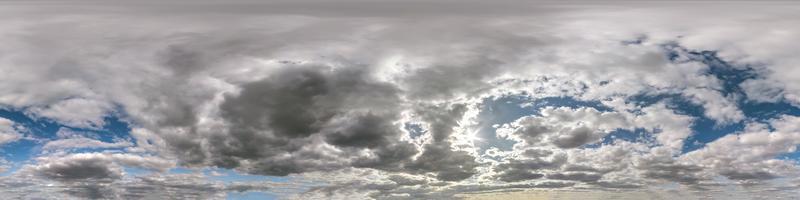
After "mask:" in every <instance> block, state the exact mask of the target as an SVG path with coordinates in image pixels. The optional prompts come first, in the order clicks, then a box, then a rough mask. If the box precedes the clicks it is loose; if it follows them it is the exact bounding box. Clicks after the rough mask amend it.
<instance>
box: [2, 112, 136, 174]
mask: <svg viewBox="0 0 800 200" xmlns="http://www.w3.org/2000/svg"><path fill="white" fill-rule="evenodd" d="M0 117H2V118H6V119H8V120H11V121H14V123H16V124H17V125H20V126H22V127H24V128H25V129H26V130H25V131H23V133H21V134H23V135H26V136H27V138H22V139H19V140H17V141H14V142H10V143H8V144H4V145H2V146H0V153H2V156H3V159H5V160H7V161H9V162H11V164H12V166H11V169H10V170H8V171H6V172H5V173H3V175H7V174H10V173H12V172H13V171H15V170H16V169H18V168H19V167H20V165H22V164H25V163H27V162H29V161H30V160H31V158H33V157H34V156H36V155H38V154H39V153H40V152H41V148H42V145H44V142H42V140H51V139H56V138H57V133H58V131H59V130H61V129H68V130H70V131H73V132H76V133H78V134H80V135H83V136H86V137H89V138H94V139H97V140H100V141H103V142H115V140H119V139H123V140H124V139H129V138H130V132H131V128H130V126H129V125H128V123H127V122H124V121H123V120H122V119H120V117H118V115H116V114H113V115H108V116H106V117H105V118H104V126H103V127H101V128H99V129H87V128H77V127H70V126H67V125H63V124H59V123H56V122H55V121H53V120H49V119H41V118H32V117H30V116H28V115H26V113H25V111H24V110H15V109H6V108H0ZM98 150H118V151H122V150H124V149H123V148H116V149H108V148H106V149H89V148H86V149H74V150H71V151H70V152H73V153H86V152H96V151H98Z"/></svg>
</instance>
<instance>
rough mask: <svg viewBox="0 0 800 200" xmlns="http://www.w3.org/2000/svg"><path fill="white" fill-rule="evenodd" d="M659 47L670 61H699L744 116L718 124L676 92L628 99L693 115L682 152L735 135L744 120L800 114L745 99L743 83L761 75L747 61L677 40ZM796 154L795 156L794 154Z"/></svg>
mask: <svg viewBox="0 0 800 200" xmlns="http://www.w3.org/2000/svg"><path fill="white" fill-rule="evenodd" d="M663 49H664V50H665V53H666V55H667V57H668V58H669V59H670V61H672V62H674V63H686V62H699V63H702V64H704V65H706V66H707V67H708V68H707V70H706V71H705V75H708V76H714V77H716V78H717V79H718V80H719V81H720V83H721V85H722V89H721V90H719V92H720V93H721V94H723V95H724V96H726V97H731V96H732V95H734V97H740V98H736V102H735V103H736V105H737V107H738V108H739V109H740V110H741V111H742V113H743V114H744V116H745V119H746V120H745V121H743V122H737V123H732V124H719V123H717V122H716V121H714V120H713V119H709V118H707V117H705V116H704V114H703V113H704V112H705V109H704V108H703V107H702V106H700V105H696V104H694V103H691V102H689V101H688V100H687V99H685V98H684V97H682V96H680V95H678V94H660V95H655V96H647V95H641V96H634V97H631V98H629V99H628V100H629V101H633V102H641V103H643V104H642V105H645V106H646V105H647V104H652V103H655V102H661V101H666V102H667V103H668V105H669V106H670V107H671V108H672V109H674V110H676V111H677V112H678V113H680V114H685V115H690V116H693V117H695V118H696V120H695V121H694V123H693V125H692V127H691V128H692V130H693V134H692V135H691V136H690V137H688V138H687V139H686V140H685V141H684V147H683V153H688V152H691V151H694V150H697V149H700V148H702V147H704V146H705V144H707V143H709V142H713V141H714V140H716V139H719V138H721V137H723V136H725V135H728V134H735V133H737V132H740V131H742V130H743V129H744V126H745V123H746V121H756V122H766V121H767V120H770V119H774V118H777V117H780V116H781V115H794V116H797V115H800V108H797V107H795V106H793V105H791V104H790V103H788V102H785V101H780V102H774V103H771V102H754V101H748V100H747V99H746V98H744V97H745V96H746V94H745V93H744V91H743V90H742V88H741V87H740V84H742V83H743V82H745V81H747V80H750V79H756V78H760V76H762V75H761V74H759V73H758V71H757V70H756V69H754V68H753V66H751V65H749V64H734V63H730V62H728V61H725V60H723V59H722V58H720V57H719V56H718V55H717V52H716V51H692V50H688V49H686V48H684V47H681V46H679V45H678V44H677V43H669V44H665V45H663ZM795 157H796V156H795Z"/></svg>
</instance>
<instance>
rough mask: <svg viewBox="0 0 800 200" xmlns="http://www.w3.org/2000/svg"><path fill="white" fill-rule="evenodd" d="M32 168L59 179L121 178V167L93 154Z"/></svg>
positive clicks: (47, 176) (97, 179) (106, 179)
mask: <svg viewBox="0 0 800 200" xmlns="http://www.w3.org/2000/svg"><path fill="white" fill-rule="evenodd" d="M33 170H34V172H35V173H36V174H38V175H41V176H44V177H46V178H49V179H55V180H61V181H76V180H96V181H111V180H113V179H119V178H122V169H121V168H120V167H119V166H117V165H115V164H114V163H113V162H112V161H111V160H109V159H105V158H103V157H93V156H91V157H74V158H72V159H66V160H58V161H53V162H49V163H45V164H43V165H39V166H37V167H35V168H34V169H33Z"/></svg>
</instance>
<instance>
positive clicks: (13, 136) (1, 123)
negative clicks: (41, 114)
mask: <svg viewBox="0 0 800 200" xmlns="http://www.w3.org/2000/svg"><path fill="white" fill-rule="evenodd" d="M21 137H22V134H20V133H19V132H18V131H17V127H16V126H15V123H14V122H13V121H11V120H8V119H6V118H0V145H2V144H5V143H9V142H13V141H16V140H18V139H20V138H21Z"/></svg>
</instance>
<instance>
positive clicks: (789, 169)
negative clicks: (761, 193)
mask: <svg viewBox="0 0 800 200" xmlns="http://www.w3.org/2000/svg"><path fill="white" fill-rule="evenodd" d="M384 3H386V4H377V3H365V2H341V3H339V2H337V3H329V2H317V1H304V2H269V3H255V2H237V3H233V4H223V3H216V2H205V4H202V5H183V4H182V3H174V4H172V3H167V4H161V3H158V4H156V3H153V2H149V3H125V4H126V5H129V6H131V8H130V9H131V10H132V11H121V10H120V9H118V8H121V7H120V6H115V5H107V4H102V5H98V7H90V6H88V5H87V6H85V7H84V6H70V7H66V6H35V5H41V4H43V3H32V4H14V5H9V6H11V7H10V8H0V9H3V11H8V12H2V13H3V14H0V15H2V16H4V17H3V20H2V22H3V24H4V26H3V27H2V28H0V42H2V43H3V44H5V45H4V46H2V47H0V71H3V72H4V73H2V74H0V80H3V84H1V85H0V107H2V108H3V109H4V110H6V109H7V110H18V111H20V112H22V113H24V114H25V115H26V116H28V117H31V118H32V119H33V120H32V121H33V122H40V121H39V120H42V119H43V120H47V121H48V122H53V123H55V124H58V126H64V127H69V128H73V129H76V130H77V129H90V130H100V129H104V128H106V126H107V125H109V124H107V121H106V120H107V119H108V118H109V117H116V118H120V120H121V121H123V122H126V123H129V126H130V128H131V131H130V138H129V139H128V138H123V139H118V140H114V141H113V142H108V140H105V139H104V140H100V139H97V138H100V137H93V136H90V135H88V134H87V133H74V134H67V133H66V132H64V133H61V135H58V134H57V135H55V136H52V137H54V138H44V139H43V140H36V141H47V143H42V146H41V147H42V148H41V150H44V151H45V152H42V154H41V155H39V156H40V157H39V158H37V159H35V160H36V162H35V163H31V164H30V165H26V166H25V167H23V169H21V170H20V171H19V172H18V173H20V175H19V176H24V175H30V176H33V177H36V178H37V180H36V181H35V182H34V183H32V184H36V185H47V184H51V183H54V184H55V183H57V185H59V186H64V189H63V190H65V191H60V189H57V188H53V187H44V186H42V187H43V188H42V189H43V190H53V191H56V190H58V191H59V192H62V193H65V194H69V195H72V196H73V197H78V198H94V197H97V198H104V197H110V196H114V195H118V196H120V197H122V198H158V197H161V196H168V197H174V198H176V199H181V198H203V197H208V198H223V197H222V196H223V194H222V193H225V192H228V191H246V190H261V189H264V190H267V189H269V188H270V187H271V186H273V185H268V186H265V185H247V184H244V183H242V184H240V185H233V186H228V185H224V184H220V183H218V182H212V181H208V180H206V179H205V178H204V177H202V176H194V175H175V174H159V175H152V176H145V177H137V178H132V177H130V175H126V174H125V173H124V172H125V171H124V169H125V168H127V167H135V168H145V169H149V170H150V171H155V172H162V173H163V172H165V171H168V170H167V169H169V168H171V167H174V166H183V167H190V168H198V169H202V168H206V167H220V168H226V169H233V170H236V171H238V172H242V173H248V174H257V175H271V176H292V177H304V178H308V177H312V178H313V176H314V175H315V174H319V173H334V172H337V173H338V172H340V171H348V170H351V171H352V174H347V173H345V172H342V173H345V174H347V175H342V176H343V177H341V179H343V180H326V179H323V180H318V181H319V182H320V183H328V184H327V185H322V186H319V187H314V188H313V189H310V190H309V191H307V192H305V193H303V194H297V195H298V196H299V197H308V198H312V197H313V198H343V199H348V198H349V199H357V198H378V199H392V198H396V199H403V198H406V199H413V198H432V199H439V198H451V197H453V195H455V194H457V193H462V192H476V191H488V190H513V189H525V188H564V189H599V190H602V189H610V188H613V189H630V190H645V189H650V188H649V187H651V186H658V185H660V184H680V185H682V186H681V187H683V186H686V188H695V189H696V188H700V187H708V188H713V187H711V186H709V185H711V183H713V182H714V181H717V180H720V179H725V180H726V181H731V182H733V183H726V184H744V183H748V184H754V183H759V184H761V183H767V182H769V181H774V180H775V179H780V178H782V177H793V176H796V173H797V171H796V164H794V163H792V162H790V161H787V160H782V159H778V158H777V157H779V156H782V155H785V154H787V153H793V152H795V151H796V146H797V145H798V144H800V140H798V137H797V135H796V133H797V132H798V131H800V129H797V127H795V126H794V125H793V124H797V120H796V119H795V118H796V117H794V116H790V115H792V113H788V115H786V116H780V117H777V118H763V119H761V118H753V116H750V115H749V112H746V111H747V108H746V107H745V106H748V105H749V104H748V103H753V102H754V103H765V104H768V103H789V104H794V105H795V106H796V105H797V104H800V103H798V102H800V85H798V84H797V83H800V82H799V81H797V78H796V77H797V76H796V75H797V73H798V71H797V69H796V67H794V66H795V64H796V63H798V59H797V56H795V55H793V53H792V52H797V51H796V50H797V47H796V46H797V45H791V42H790V41H798V40H797V39H798V38H797V35H800V34H795V33H796V32H797V30H796V28H792V27H794V26H792V25H794V24H797V23H796V22H797V20H796V18H797V17H798V16H797V14H796V13H797V12H796V11H795V10H794V8H792V6H786V7H782V6H781V7H777V6H762V5H759V6H754V8H751V6H750V5H748V6H747V7H745V6H743V5H739V4H726V5H719V6H718V5H713V6H714V7H715V8H718V9H713V10H711V11H709V9H708V6H712V5H709V4H707V3H701V4H697V5H695V4H693V5H691V6H689V5H671V4H670V5H671V6H669V7H667V8H661V7H659V9H656V6H653V5H661V4H660V3H659V4H652V5H651V4H638V3H613V5H616V6H614V9H609V7H607V6H579V7H574V6H561V4H558V5H551V4H545V5H539V4H536V5H534V4H523V3H520V2H510V1H504V2H500V3H497V4H491V5H489V4H484V3H479V2H473V1H469V2H459V3H458V4H452V5H451V2H445V3H423V2H414V3H407V2H402V3H401V2H384ZM565 5H567V4H565ZM569 5H571V4H569ZM99 8H102V9H99ZM744 9H747V11H748V12H747V13H748V14H746V15H743V14H741V13H742V11H743V10H744ZM355 10H359V12H355ZM534 11H536V12H534ZM209 13H213V14H209ZM698 16H703V17H698ZM708 16H712V17H708ZM23 19H24V20H23ZM708 52H714V53H708ZM706 53H708V54H709V55H710V54H713V55H715V56H717V57H718V58H720V59H721V60H724V61H726V62H727V63H728V64H729V65H726V66H724V67H728V68H729V69H737V70H740V71H741V70H744V69H745V68H746V69H748V70H752V73H753V77H743V78H742V79H743V80H738V78H737V76H735V75H731V76H726V75H730V74H725V73H724V70H723V72H720V71H715V70H717V68H716V67H719V66H712V65H716V64H719V63H715V62H718V61H711V60H708V59H699V58H701V57H703V56H705V55H706ZM733 71H736V70H733ZM5 72H7V73H5ZM748 73H749V72H748ZM740 78H741V77H740ZM734 79H737V80H735V81H732V80H734ZM730 82H734V83H735V86H730V85H727V84H729V83H730ZM729 87H734V88H735V87H739V88H740V89H741V90H742V91H735V92H731V91H726V90H729V89H730V88H729ZM740 93H741V94H740ZM509 96H519V97H525V98H526V101H527V100H531V101H532V102H533V101H535V100H539V99H545V98H546V97H563V98H565V99H571V100H574V101H575V102H577V103H570V102H550V103H553V104H556V106H549V105H546V106H540V105H534V103H532V102H523V103H530V105H529V106H523V107H520V108H519V109H518V110H513V111H501V112H497V113H500V114H499V115H502V116H498V117H497V118H503V119H505V118H509V119H508V120H507V121H503V122H496V123H498V125H497V126H496V127H497V130H496V133H497V136H499V137H491V136H490V137H491V138H485V136H483V135H478V134H475V133H476V132H478V131H477V130H484V129H482V128H486V127H490V126H492V125H494V124H487V123H495V122H485V121H482V120H483V119H481V118H479V117H476V116H477V115H478V113H479V112H480V109H479V108H482V107H485V105H483V102H486V101H485V100H486V99H501V97H509ZM669 98H672V99H679V100H686V101H687V102H689V103H691V104H693V105H697V106H700V107H702V108H703V109H702V110H703V112H702V114H701V116H693V115H697V114H696V113H691V112H685V109H684V108H681V107H680V106H682V105H673V104H672V103H671V102H669V101H668V100H665V99H669ZM556 101H557V100H556ZM562 104H563V105H562ZM589 105H592V106H589ZM769 105H771V104H769ZM487 109H488V108H487ZM520 116H521V117H520ZM698 119H703V120H704V119H710V120H714V121H716V123H717V125H730V126H731V127H734V128H732V129H736V127H738V126H739V125H746V127H744V128H742V129H743V130H727V129H725V130H716V129H714V130H712V131H714V132H717V131H718V132H725V131H727V132H731V133H725V134H726V135H722V136H720V137H719V138H718V139H716V140H713V141H711V142H708V143H706V144H702V146H701V147H700V148H698V149H697V150H694V151H689V150H687V149H684V148H685V147H686V146H689V145H694V144H685V142H686V141H693V140H692V139H696V137H705V136H709V137H710V136H711V134H712V133H707V132H699V131H697V130H693V128H694V127H696V126H697V123H698V121H699V120H698ZM701 122H702V121H701ZM408 124H413V125H415V126H418V127H417V128H418V129H419V130H413V131H411V130H407V128H406V127H408ZM33 126H35V125H33ZM483 126H486V127H483ZM19 127H21V126H20V125H18V124H17V123H16V122H13V121H11V120H7V119H4V118H0V144H7V143H10V142H13V141H17V140H20V139H21V138H23V135H24V134H23V133H25V134H27V132H26V131H25V130H22V129H21V128H19ZM720 127H721V126H720ZM717 128H718V127H717ZM64 129H65V130H66V129H67V128H64ZM37 130H38V129H37ZM486 130H489V128H486ZM490 130H494V129H490ZM412 132H413V134H412ZM627 133H631V134H632V135H636V136H632V138H626V137H625V136H624V135H625V134H627ZM621 135H622V136H621ZM38 136H39V135H37V137H38ZM41 137H50V136H49V135H48V136H41ZM55 137H57V138H55ZM36 139H40V138H36ZM128 140H130V141H128ZM484 140H500V141H506V140H508V141H507V143H504V144H508V145H507V146H502V145H501V146H496V147H493V148H492V150H490V151H488V152H490V153H488V154H491V155H488V154H487V153H485V152H483V151H482V150H481V149H482V147H479V145H477V143H481V142H482V141H484ZM37 145H38V143H37ZM84 151H89V152H84ZM94 151H102V152H94ZM367 172H369V173H367ZM365 174H366V175H365ZM362 176H365V177H362ZM8 181H9V182H8V183H7V184H6V183H4V184H6V185H4V186H8V187H12V186H14V188H18V187H16V186H19V185H21V186H20V187H19V188H30V187H27V186H24V185H25V184H24V183H21V182H19V181H15V180H8ZM683 189H684V188H681V189H680V190H683ZM686 190H689V189H686ZM23 197H31V198H34V197H36V196H23ZM58 197H61V196H58ZM114 197H117V196H114ZM20 198H22V197H20Z"/></svg>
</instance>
